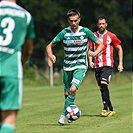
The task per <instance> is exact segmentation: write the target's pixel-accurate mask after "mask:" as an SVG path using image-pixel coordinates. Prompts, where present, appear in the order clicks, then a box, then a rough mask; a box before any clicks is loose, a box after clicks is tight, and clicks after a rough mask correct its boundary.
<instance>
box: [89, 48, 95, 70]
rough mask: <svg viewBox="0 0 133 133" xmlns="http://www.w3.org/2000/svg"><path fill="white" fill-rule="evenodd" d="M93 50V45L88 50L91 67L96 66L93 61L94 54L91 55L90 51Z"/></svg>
mask: <svg viewBox="0 0 133 133" xmlns="http://www.w3.org/2000/svg"><path fill="white" fill-rule="evenodd" d="M92 51H93V48H92V47H89V51H88V58H89V66H90V67H91V68H93V67H94V62H93V61H92V58H93V57H92V56H90V52H92Z"/></svg>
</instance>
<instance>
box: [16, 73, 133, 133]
mask: <svg viewBox="0 0 133 133" xmlns="http://www.w3.org/2000/svg"><path fill="white" fill-rule="evenodd" d="M129 79H132V78H131V77H130V78H129ZM129 79H128V78H127V77H126V76H125V75H119V74H118V75H114V77H113V78H112V81H111V83H110V85H109V88H110V96H111V100H112V103H113V106H114V110H115V111H116V113H117V114H116V116H114V117H106V118H103V117H100V116H99V114H100V112H101V110H102V102H101V96H100V92H99V90H98V87H97V85H96V82H95V79H94V77H93V76H92V75H91V76H88V75H87V76H86V78H85V80H84V81H83V83H82V84H81V86H80V88H79V90H78V91H77V95H76V100H75V104H76V105H78V106H79V107H80V109H81V111H82V115H81V117H80V118H79V119H78V120H77V121H75V122H73V123H71V124H68V123H67V121H65V123H66V124H65V125H64V126H60V125H58V123H57V121H58V119H59V117H60V114H61V112H62V109H63V104H64V96H63V85H61V86H54V87H50V86H43V87H42V86H41V87H39V86H38V87H30V88H29V87H28V88H26V87H25V88H24V97H23V107H22V109H21V110H20V112H19V114H18V117H17V128H16V133H131V132H133V125H132V105H133V104H132V100H133V99H132V82H131V80H129Z"/></svg>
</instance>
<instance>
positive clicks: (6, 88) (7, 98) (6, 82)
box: [0, 77, 22, 110]
mask: <svg viewBox="0 0 133 133" xmlns="http://www.w3.org/2000/svg"><path fill="white" fill-rule="evenodd" d="M21 105H22V79H17V78H12V77H10V78H9V77H0V110H18V109H20V108H21Z"/></svg>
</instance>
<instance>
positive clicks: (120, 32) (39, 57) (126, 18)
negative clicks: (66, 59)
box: [19, 0, 132, 71]
mask: <svg viewBox="0 0 133 133" xmlns="http://www.w3.org/2000/svg"><path fill="white" fill-rule="evenodd" d="M19 4H20V5H21V6H24V7H25V8H26V9H27V10H29V11H30V12H31V13H32V15H33V17H34V20H35V29H36V35H37V37H36V41H35V50H34V54H33V56H32V58H31V62H32V63H33V64H36V65H37V66H38V67H39V68H42V69H45V68H46V67H47V64H46V58H45V57H46V55H45V47H46V45H47V44H48V43H49V42H50V41H51V40H52V39H53V37H54V36H55V35H56V34H57V33H58V32H59V31H60V30H62V29H63V28H65V27H67V26H68V23H67V19H66V13H67V11H68V10H69V9H71V8H75V9H77V10H79V11H80V13H81V23H80V24H81V25H82V26H86V27H88V28H90V29H91V30H92V31H95V30H96V29H97V27H96V19H97V17H98V16H101V15H104V16H106V17H107V20H108V23H109V25H108V30H110V31H112V32H114V33H115V34H116V35H117V36H118V37H119V38H120V40H121V41H122V47H123V50H124V68H125V70H127V71H130V70H131V66H132V63H131V62H132V19H131V12H132V11H131V10H132V9H131V8H132V0H128V1H127V0H122V1H121V0H111V1H110V0H106V1H105V0H100V1H99V0H93V1H92V0H82V1H81V0H39V1H34V0H28V1H24V0H19ZM54 51H56V56H57V62H56V64H55V65H54V67H58V68H59V69H60V68H62V60H63V54H64V52H63V47H62V45H57V46H56V47H55V48H54ZM116 64H117V61H116Z"/></svg>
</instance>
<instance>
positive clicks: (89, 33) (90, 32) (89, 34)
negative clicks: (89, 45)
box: [87, 28, 98, 42]
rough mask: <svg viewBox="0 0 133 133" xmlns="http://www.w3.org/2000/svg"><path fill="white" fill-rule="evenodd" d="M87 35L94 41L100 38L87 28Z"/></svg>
mask: <svg viewBox="0 0 133 133" xmlns="http://www.w3.org/2000/svg"><path fill="white" fill-rule="evenodd" d="M87 35H88V38H89V39H90V40H91V41H92V42H96V41H97V40H98V38H97V37H96V35H95V34H94V33H93V32H92V31H91V30H89V29H88V28H87Z"/></svg>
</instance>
